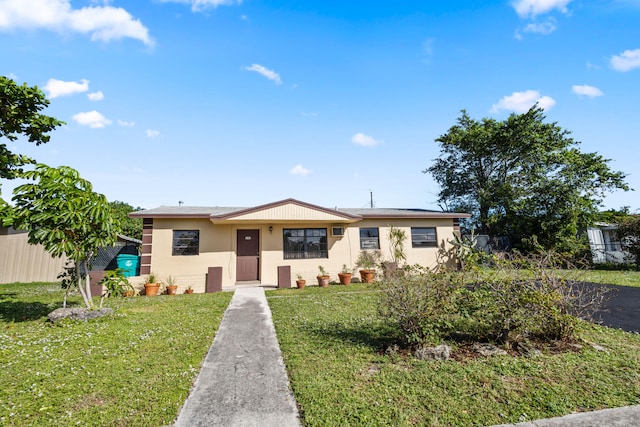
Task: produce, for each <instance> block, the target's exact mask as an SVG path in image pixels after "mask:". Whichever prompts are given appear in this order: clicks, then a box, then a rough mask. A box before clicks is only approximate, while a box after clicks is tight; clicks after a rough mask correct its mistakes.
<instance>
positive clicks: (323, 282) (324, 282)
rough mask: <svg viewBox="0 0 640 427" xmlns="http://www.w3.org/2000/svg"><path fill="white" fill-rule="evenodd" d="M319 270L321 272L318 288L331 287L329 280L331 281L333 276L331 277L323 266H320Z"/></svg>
mask: <svg viewBox="0 0 640 427" xmlns="http://www.w3.org/2000/svg"><path fill="white" fill-rule="evenodd" d="M318 270H320V274H318V286H320V287H322V288H326V287H327V286H329V279H331V276H329V273H327V270H325V269H324V267H322V266H321V265H319V266H318Z"/></svg>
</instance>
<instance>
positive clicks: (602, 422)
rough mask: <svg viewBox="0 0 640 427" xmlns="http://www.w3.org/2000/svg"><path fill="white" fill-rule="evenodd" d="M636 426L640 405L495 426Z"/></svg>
mask: <svg viewBox="0 0 640 427" xmlns="http://www.w3.org/2000/svg"><path fill="white" fill-rule="evenodd" d="M514 426H515V427H603V426H606V427H634V426H636V427H637V426H640V406H625V407H623V408H613V409H603V410H601V411H594V412H582V413H579V414H571V415H565V416H564V417H557V418H546V419H543V420H537V421H529V422H525V423H518V424H501V425H499V426H494V427H514Z"/></svg>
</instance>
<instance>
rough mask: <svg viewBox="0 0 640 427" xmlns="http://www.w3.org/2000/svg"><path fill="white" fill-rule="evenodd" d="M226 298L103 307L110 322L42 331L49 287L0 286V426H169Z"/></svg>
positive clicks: (52, 296) (55, 287) (55, 298)
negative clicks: (108, 312) (109, 312)
mask: <svg viewBox="0 0 640 427" xmlns="http://www.w3.org/2000/svg"><path fill="white" fill-rule="evenodd" d="M231 296H232V294H230V293H226V292H225V293H217V294H198V295H178V296H158V297H134V298H115V299H114V298H112V299H110V300H109V301H108V306H109V307H112V308H113V309H114V310H115V314H114V316H111V317H105V318H101V319H95V320H91V321H88V322H77V321H63V322H61V323H59V324H56V325H52V324H50V323H48V322H47V321H46V316H47V314H48V313H49V312H50V311H52V310H54V309H55V308H58V307H60V306H61V301H62V291H61V289H60V285H59V284H10V285H0V364H1V365H2V372H0V425H9V426H25V425H30V426H32V425H33V426H52V425H100V426H160V425H167V424H170V423H172V422H173V420H174V418H175V417H176V416H177V414H178V410H179V408H180V407H181V406H182V404H183V403H184V401H185V399H186V397H187V394H188V392H189V390H190V388H191V385H192V382H193V381H194V380H195V377H196V375H197V373H198V371H199V370H200V364H201V363H202V361H203V359H204V356H205V354H206V352H207V350H208V349H209V347H210V346H211V343H212V342H213V337H214V335H215V332H216V330H217V328H218V325H219V323H220V320H221V319H222V315H223V313H224V310H225V309H226V307H227V305H228V303H229V301H230V299H231ZM69 301H70V302H71V304H72V305H75V306H80V304H81V299H80V297H73V298H70V300H69Z"/></svg>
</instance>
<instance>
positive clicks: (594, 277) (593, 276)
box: [581, 270, 640, 288]
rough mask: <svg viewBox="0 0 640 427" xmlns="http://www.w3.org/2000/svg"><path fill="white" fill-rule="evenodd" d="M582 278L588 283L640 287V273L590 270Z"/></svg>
mask: <svg viewBox="0 0 640 427" xmlns="http://www.w3.org/2000/svg"><path fill="white" fill-rule="evenodd" d="M581 277H582V280H585V281H587V282H595V283H605V284H609V285H620V286H633V287H635V288H638V287H640V271H607V270H588V271H585V272H583V273H582V274H581Z"/></svg>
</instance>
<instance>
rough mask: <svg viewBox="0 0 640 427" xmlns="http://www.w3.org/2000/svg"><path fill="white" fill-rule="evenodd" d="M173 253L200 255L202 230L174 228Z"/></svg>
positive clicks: (178, 254) (175, 254)
mask: <svg viewBox="0 0 640 427" xmlns="http://www.w3.org/2000/svg"><path fill="white" fill-rule="evenodd" d="M179 233H182V235H180V234H179ZM171 255H172V256H194V255H200V230H173V241H172V245H171Z"/></svg>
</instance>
